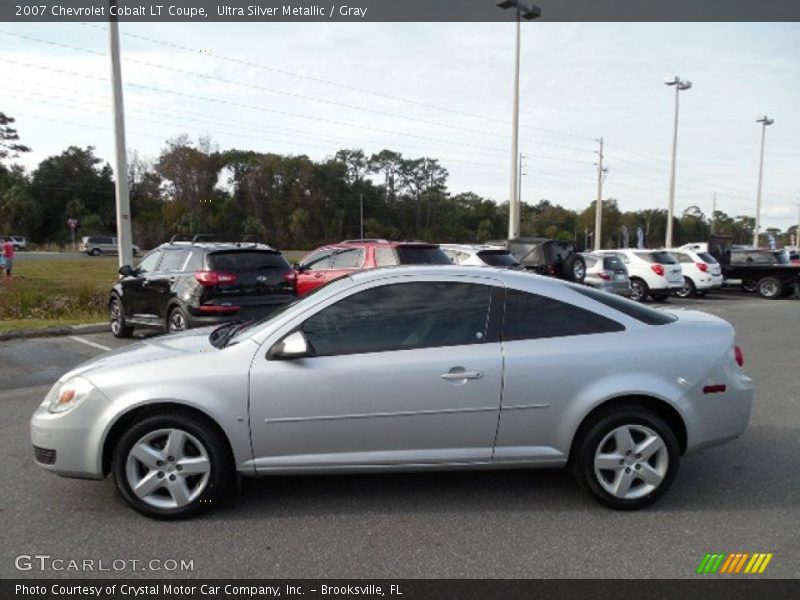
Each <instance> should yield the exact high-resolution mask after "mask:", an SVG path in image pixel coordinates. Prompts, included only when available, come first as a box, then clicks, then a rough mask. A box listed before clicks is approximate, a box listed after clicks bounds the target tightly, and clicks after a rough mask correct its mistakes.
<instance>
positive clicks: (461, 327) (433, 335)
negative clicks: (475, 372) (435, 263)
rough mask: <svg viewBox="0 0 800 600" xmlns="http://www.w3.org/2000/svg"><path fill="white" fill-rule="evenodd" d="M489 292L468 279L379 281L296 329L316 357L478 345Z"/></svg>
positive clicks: (484, 327)
mask: <svg viewBox="0 0 800 600" xmlns="http://www.w3.org/2000/svg"><path fill="white" fill-rule="evenodd" d="M491 290H492V288H491V287H490V286H486V285H478V284H471V283H449V282H418V283H395V284H390V285H382V286H379V287H374V288H371V289H368V290H365V291H363V292H358V293H356V294H353V295H352V296H349V297H347V298H345V299H344V300H341V301H339V302H337V303H336V304H333V305H331V306H328V307H327V308H324V309H322V310H321V311H319V312H318V313H317V314H315V315H314V316H312V317H310V318H309V319H308V320H307V321H306V322H305V323H304V324H303V326H302V330H303V333H305V335H306V337H307V338H308V340H309V342H310V343H311V345H312V346H313V348H314V350H315V352H316V354H317V355H319V356H334V355H343V354H362V353H367V352H391V351H395V350H411V349H414V348H433V347H441V346H460V345H465V344H480V343H482V342H484V341H485V340H486V336H487V328H488V321H489V306H490V298H491Z"/></svg>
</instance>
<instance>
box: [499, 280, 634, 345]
mask: <svg viewBox="0 0 800 600" xmlns="http://www.w3.org/2000/svg"><path fill="white" fill-rule="evenodd" d="M624 330H625V327H624V325H622V324H621V323H618V322H617V321H613V320H612V319H609V318H607V317H605V316H603V315H598V314H597V313H595V312H592V311H590V310H586V309H585V308H581V307H580V306H575V305H573V304H568V303H566V302H561V301H560V300H555V299H553V298H548V297H546V296H539V295H537V294H530V293H528V292H522V291H520V290H508V291H507V292H506V309H505V314H504V318H503V339H504V340H506V341H514V340H531V339H541V338H555V337H566V336H573V335H592V334H598V333H612V332H617V331H624Z"/></svg>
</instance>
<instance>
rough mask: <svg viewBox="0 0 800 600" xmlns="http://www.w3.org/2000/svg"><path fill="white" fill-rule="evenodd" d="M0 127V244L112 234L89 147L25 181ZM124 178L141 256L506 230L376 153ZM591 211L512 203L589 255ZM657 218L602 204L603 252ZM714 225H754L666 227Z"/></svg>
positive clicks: (481, 209) (192, 156)
mask: <svg viewBox="0 0 800 600" xmlns="http://www.w3.org/2000/svg"><path fill="white" fill-rule="evenodd" d="M0 116H2V118H0V144H2V145H0V151H1V152H2V153H1V154H0V233H6V234H16V235H26V236H28V237H29V239H31V240H32V241H34V242H38V243H43V242H53V243H58V244H65V243H68V242H69V240H70V230H69V229H68V227H67V221H68V219H77V220H78V223H79V228H78V231H77V235H78V236H82V235H92V234H111V235H113V234H114V232H115V231H116V216H115V201H114V194H115V191H114V178H113V171H112V169H111V167H110V165H109V164H108V163H106V162H105V161H103V160H102V159H101V158H99V157H98V156H96V154H95V151H94V148H92V147H86V148H79V147H76V146H71V147H69V148H67V149H66V150H65V151H64V152H62V153H61V154H59V155H57V156H50V157H48V158H46V159H44V160H42V161H41V162H40V163H39V165H38V166H37V167H36V168H35V169H33V170H32V171H31V172H30V173H28V172H26V171H25V170H24V169H22V167H20V166H18V165H14V164H11V165H6V164H5V162H6V161H7V160H8V159H12V160H13V158H14V157H15V155H18V154H19V153H20V152H24V151H27V150H28V148H27V147H25V146H21V145H20V144H18V143H17V142H18V139H19V138H18V136H17V137H14V136H16V135H17V134H16V131H15V130H13V129H12V127H11V124H13V119H10V118H9V117H6V116H5V115H3V114H2V113H0ZM2 128H4V129H2ZM8 130H10V131H11V133H9V131H8ZM4 159H5V160H4ZM127 175H128V182H129V186H130V201H131V217H132V225H133V234H134V241H135V243H137V244H138V245H139V246H140V247H143V248H151V247H153V246H155V245H157V244H159V243H161V242H163V241H165V240H167V239H169V237H170V236H172V235H173V234H176V233H183V234H189V233H197V232H203V233H217V234H221V235H230V236H240V235H253V236H256V237H257V238H259V239H261V240H264V241H266V242H268V243H270V244H272V245H274V246H276V247H278V248H292V249H308V248H313V247H316V246H318V245H320V244H323V243H329V242H334V241H339V240H342V239H346V238H354V237H359V236H360V233H361V231H360V227H361V220H360V207H361V206H362V203H363V211H364V236H365V237H379V238H388V239H407V240H411V239H424V240H429V241H437V242H484V241H486V240H492V239H503V238H505V237H506V233H507V230H508V203H507V202H505V203H497V202H494V201H493V200H491V199H489V198H484V197H481V196H479V195H477V194H474V193H472V192H464V193H459V194H451V193H450V192H449V191H448V187H447V182H448V172H447V170H446V169H445V168H444V167H443V166H442V165H441V164H440V163H439V161H438V160H437V159H434V158H429V157H419V158H409V157H406V156H404V155H402V154H401V153H399V152H394V151H391V150H388V149H387V150H382V151H381V152H378V153H376V154H372V155H367V154H366V153H365V152H364V151H363V150H361V149H358V148H350V149H342V150H339V151H338V152H336V154H335V155H333V156H331V157H328V158H326V159H325V160H321V161H314V160H312V159H310V158H309V157H307V156H304V155H299V156H285V155H280V154H274V153H260V152H254V151H250V150H224V151H221V150H219V148H217V147H216V146H215V145H214V144H213V143H212V142H211V140H209V139H207V138H201V139H199V140H197V141H193V140H191V139H189V138H188V137H187V136H180V137H178V138H175V139H172V140H169V141H168V142H167V143H166V146H165V147H164V149H163V150H162V151H161V153H160V155H159V156H158V157H157V158H155V159H145V158H142V157H141V156H139V155H138V154H137V153H135V152H134V153H132V156H131V160H130V163H129V168H128V174H127ZM594 210H595V201H590V202H589V204H588V206H587V207H586V208H585V209H584V210H583V211H576V210H571V209H567V208H564V207H563V206H561V205H559V204H558V203H556V202H554V201H551V200H549V199H542V200H540V201H539V202H538V203H536V204H527V203H523V205H522V207H521V233H522V235H525V236H546V237H552V238H557V239H561V240H566V241H571V242H574V243H576V245H577V247H578V248H580V249H583V248H584V247H585V246H587V245H588V246H589V247H591V246H592V240H591V235H593V229H594ZM666 218H667V217H666V210H658V209H644V210H638V211H629V212H624V211H622V210H620V208H619V206H618V203H617V200H615V199H608V200H604V202H603V226H602V233H603V242H602V245H603V247H605V248H616V247H620V246H622V245H624V244H625V242H626V240H627V243H628V244H629V245H635V244H636V241H637V235H636V232H637V230H638V229H639V228H641V230H642V233H643V235H644V242H645V246H647V247H657V246H661V245H663V241H664V235H665V227H666ZM712 226H713V228H714V230H715V231H716V232H717V233H725V234H728V235H731V236H733V238H734V243H749V242H750V241H751V240H752V232H753V227H754V219H753V218H751V217H747V216H737V217H731V216H728V215H727V214H725V213H724V212H722V211H716V212H715V213H714V215H713V223H712V219H711V218H710V217H709V216H707V215H705V214H704V213H703V212H702V211H701V210H700V209H699V208H698V207H690V208H689V209H687V210H685V211H684V212H683V213H682V214H680V215H676V216H675V218H674V222H673V229H674V236H675V241H676V244H682V243H686V242H691V241H703V240H706V239H707V238H708V236H709V234H710V232H711V229H712ZM626 229H627V235H626V233H625V230H626ZM793 229H794V227H792V228H790V230H793ZM768 233H772V234H773V235H776V236H777V237H778V241H779V243H781V242H784V243H788V242H789V240H788V232H787V233H786V234H782V233H781V232H780V231H778V230H768ZM784 238H785V239H784Z"/></svg>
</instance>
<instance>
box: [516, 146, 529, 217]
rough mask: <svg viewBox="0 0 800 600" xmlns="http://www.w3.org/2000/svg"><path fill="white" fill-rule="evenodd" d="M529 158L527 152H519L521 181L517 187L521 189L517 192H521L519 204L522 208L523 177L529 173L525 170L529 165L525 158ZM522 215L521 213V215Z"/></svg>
mask: <svg viewBox="0 0 800 600" xmlns="http://www.w3.org/2000/svg"><path fill="white" fill-rule="evenodd" d="M527 158H528V156H527V155H526V154H523V153H522V152H520V153H519V183H518V185H517V189H518V190H519V191H518V192H517V193H518V194H519V205H520V208H521V207H522V178H523V177H524V176H525V175H527V173H524V172H523V169H524V168H525V167H527V166H528V165H527V163H526V162H525V160H526V159H527ZM520 216H521V215H520Z"/></svg>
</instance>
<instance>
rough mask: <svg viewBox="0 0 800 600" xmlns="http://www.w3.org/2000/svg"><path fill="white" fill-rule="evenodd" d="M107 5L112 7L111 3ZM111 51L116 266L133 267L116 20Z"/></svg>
mask: <svg viewBox="0 0 800 600" xmlns="http://www.w3.org/2000/svg"><path fill="white" fill-rule="evenodd" d="M110 4H116V0H111V1H110ZM108 27H109V30H108V31H109V36H108V37H109V45H110V49H111V92H112V97H113V111H114V142H115V150H116V152H115V158H116V161H115V167H116V169H115V171H116V173H115V175H116V177H115V179H116V197H117V247H118V250H119V266H120V267H122V266H123V265H132V264H133V239H132V238H133V234H132V233H131V207H130V197H129V190H128V158H127V155H126V146H125V109H124V106H123V103H122V69H121V67H120V61H119V26H118V23H117V19H116V17H111V18H110V20H109V22H108Z"/></svg>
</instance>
